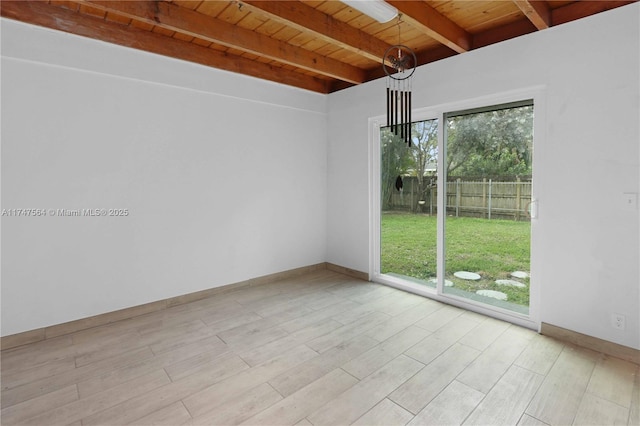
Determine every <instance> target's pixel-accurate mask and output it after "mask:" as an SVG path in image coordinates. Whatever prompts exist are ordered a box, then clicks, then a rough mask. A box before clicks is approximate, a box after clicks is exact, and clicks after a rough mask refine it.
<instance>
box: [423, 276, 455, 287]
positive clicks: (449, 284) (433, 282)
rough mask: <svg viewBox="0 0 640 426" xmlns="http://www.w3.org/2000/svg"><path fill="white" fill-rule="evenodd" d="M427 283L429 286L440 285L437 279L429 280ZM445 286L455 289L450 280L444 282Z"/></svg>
mask: <svg viewBox="0 0 640 426" xmlns="http://www.w3.org/2000/svg"><path fill="white" fill-rule="evenodd" d="M427 282H428V283H429V284H433V285H438V281H437V280H436V279H435V278H429V279H428V280H427ZM444 286H445V287H453V282H452V281H449V280H444Z"/></svg>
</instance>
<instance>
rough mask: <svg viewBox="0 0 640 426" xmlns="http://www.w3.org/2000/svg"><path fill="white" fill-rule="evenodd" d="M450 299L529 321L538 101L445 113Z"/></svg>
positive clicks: (447, 291)
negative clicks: (530, 212)
mask: <svg viewBox="0 0 640 426" xmlns="http://www.w3.org/2000/svg"><path fill="white" fill-rule="evenodd" d="M443 130H444V144H445V151H446V158H445V159H444V160H445V161H444V165H445V170H444V173H443V178H444V179H446V180H445V185H444V186H445V188H446V193H445V196H444V204H445V221H444V223H445V226H444V275H445V276H444V279H445V281H444V283H445V285H444V286H443V293H444V294H445V295H449V296H453V297H459V298H463V299H467V300H473V301H475V302H479V303H482V304H486V305H492V306H495V307H499V308H503V309H507V310H509V311H512V312H517V313H521V314H524V315H528V313H529V271H530V267H529V265H530V240H531V226H530V218H529V216H528V214H527V208H528V206H529V203H530V201H531V181H532V174H533V168H532V166H533V165H532V152H533V151H532V149H533V103H532V101H526V102H519V103H517V104H508V105H499V106H494V107H490V108H483V109H476V110H469V111H460V112H454V113H448V114H445V115H444V129H443Z"/></svg>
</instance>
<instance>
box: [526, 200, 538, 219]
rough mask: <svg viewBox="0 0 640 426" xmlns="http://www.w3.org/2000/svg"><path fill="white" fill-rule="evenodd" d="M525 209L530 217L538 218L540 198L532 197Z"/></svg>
mask: <svg viewBox="0 0 640 426" xmlns="http://www.w3.org/2000/svg"><path fill="white" fill-rule="evenodd" d="M524 209H525V212H526V214H527V217H528V218H529V219H537V218H538V199H537V198H532V199H531V201H529V202H528V203H527V205H526V206H525V208H524Z"/></svg>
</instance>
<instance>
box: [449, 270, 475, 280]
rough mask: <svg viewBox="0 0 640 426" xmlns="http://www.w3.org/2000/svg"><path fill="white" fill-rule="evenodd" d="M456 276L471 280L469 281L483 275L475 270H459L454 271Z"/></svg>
mask: <svg viewBox="0 0 640 426" xmlns="http://www.w3.org/2000/svg"><path fill="white" fill-rule="evenodd" d="M453 276H454V277H457V278H460V279H461V280H469V281H478V280H479V279H480V278H481V277H480V275H478V274H476V273H475V272H467V271H458V272H454V273H453Z"/></svg>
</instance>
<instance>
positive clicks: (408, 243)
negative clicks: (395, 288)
mask: <svg viewBox="0 0 640 426" xmlns="http://www.w3.org/2000/svg"><path fill="white" fill-rule="evenodd" d="M411 141H412V142H411V146H409V145H408V144H407V143H406V142H405V141H404V140H403V139H401V138H400V137H398V136H396V135H394V134H393V133H392V132H390V131H389V130H388V129H387V128H383V129H382V130H381V134H380V147H381V158H380V165H381V167H380V169H381V177H380V181H381V194H380V201H381V203H380V205H381V213H380V271H381V273H383V274H387V275H389V276H393V277H396V278H400V279H405V280H409V281H411V282H413V283H417V284H420V285H425V286H429V287H432V288H434V289H435V288H436V270H437V250H436V248H437V217H436V213H437V205H436V199H437V175H438V174H437V171H438V170H437V163H438V161H437V160H438V120H437V119H432V120H424V121H418V122H415V123H413V124H412V126H411Z"/></svg>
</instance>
